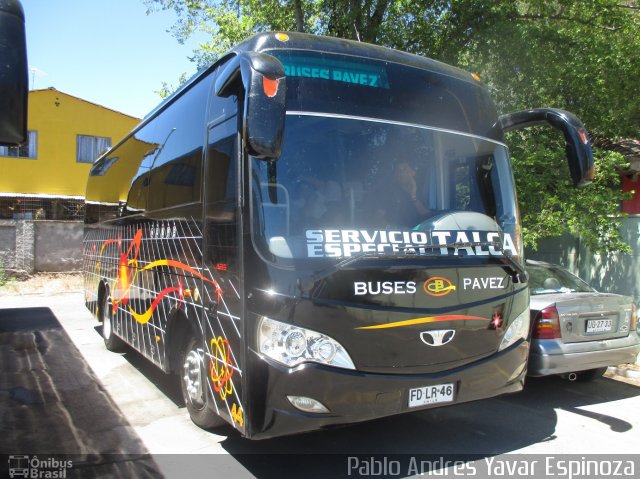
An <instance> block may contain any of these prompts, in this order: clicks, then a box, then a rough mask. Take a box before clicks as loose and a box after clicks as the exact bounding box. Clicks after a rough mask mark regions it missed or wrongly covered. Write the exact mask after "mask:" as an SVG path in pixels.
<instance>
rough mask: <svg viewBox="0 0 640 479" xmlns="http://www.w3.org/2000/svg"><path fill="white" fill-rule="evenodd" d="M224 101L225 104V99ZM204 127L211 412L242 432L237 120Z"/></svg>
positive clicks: (206, 318)
mask: <svg viewBox="0 0 640 479" xmlns="http://www.w3.org/2000/svg"><path fill="white" fill-rule="evenodd" d="M225 101H228V100H225ZM225 116H226V118H221V119H220V118H219V119H218V121H217V120H214V121H213V122H211V123H210V125H209V129H208V134H207V136H208V141H207V152H206V161H205V174H204V186H205V194H204V202H205V203H204V204H205V208H204V251H203V260H204V268H203V269H204V271H207V272H208V275H206V278H207V279H206V280H203V298H202V299H203V303H204V307H205V311H206V314H205V315H204V322H205V324H204V325H203V331H204V332H205V334H204V338H205V341H206V345H205V351H207V352H208V359H209V364H208V365H206V364H205V366H207V367H208V370H209V383H210V384H209V386H210V392H211V396H212V397H213V400H214V403H215V406H216V408H217V410H216V412H217V413H218V414H219V415H220V416H221V417H223V418H225V419H226V420H227V421H228V422H229V423H231V424H232V425H233V426H234V427H235V428H236V429H238V430H240V431H241V432H243V433H244V431H245V413H244V407H243V402H242V376H243V375H242V373H243V354H244V353H243V347H244V343H243V337H242V331H243V329H242V323H241V305H242V300H241V297H242V296H241V290H242V284H243V278H242V274H241V271H242V269H241V264H240V244H241V238H242V235H241V223H242V222H241V215H240V209H239V202H238V197H239V194H238V191H239V186H238V183H239V174H238V171H239V161H238V124H237V115H235V114H233V115H231V116H228V115H223V117H225Z"/></svg>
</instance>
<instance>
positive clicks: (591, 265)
mask: <svg viewBox="0 0 640 479" xmlns="http://www.w3.org/2000/svg"><path fill="white" fill-rule="evenodd" d="M621 234H622V237H623V238H624V240H625V241H626V242H627V244H628V245H629V246H631V249H632V251H631V253H614V254H609V255H601V254H596V253H593V252H591V251H590V250H589V249H588V248H586V247H584V246H583V245H582V244H581V242H580V239H579V238H576V237H572V236H563V237H561V238H553V239H547V240H545V241H542V242H541V243H540V244H539V245H538V250H537V251H528V252H527V258H529V259H537V260H541V261H548V262H550V263H556V264H561V265H562V266H564V267H565V268H567V269H568V270H569V271H571V272H572V273H574V274H577V275H578V276H580V277H581V278H582V279H584V280H585V281H586V282H587V283H589V284H590V285H591V286H593V287H594V288H596V289H597V290H599V291H606V292H610V293H619V294H626V295H628V296H632V297H633V299H634V301H635V303H636V304H638V303H640V216H638V215H633V216H629V217H627V218H625V220H624V223H623V226H622V229H621Z"/></svg>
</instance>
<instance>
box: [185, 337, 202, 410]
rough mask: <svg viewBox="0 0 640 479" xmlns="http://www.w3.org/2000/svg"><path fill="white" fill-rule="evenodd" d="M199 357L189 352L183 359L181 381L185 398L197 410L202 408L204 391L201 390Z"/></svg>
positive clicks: (194, 352)
mask: <svg viewBox="0 0 640 479" xmlns="http://www.w3.org/2000/svg"><path fill="white" fill-rule="evenodd" d="M200 363H201V360H200V355H199V354H198V352H197V351H194V350H191V351H189V353H188V354H187V355H186V356H185V358H184V365H183V375H182V380H183V382H184V386H185V392H186V397H187V399H188V400H189V402H191V404H193V405H194V406H195V407H197V408H202V407H204V391H203V389H202V367H201V365H200Z"/></svg>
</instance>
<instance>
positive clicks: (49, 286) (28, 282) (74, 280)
mask: <svg viewBox="0 0 640 479" xmlns="http://www.w3.org/2000/svg"><path fill="white" fill-rule="evenodd" d="M81 290H82V274H81V273H38V274H34V275H32V276H29V277H28V278H26V279H16V278H9V279H8V280H7V281H6V282H3V283H0V296H16V295H24V294H60V293H70V292H73V293H76V292H78V291H81Z"/></svg>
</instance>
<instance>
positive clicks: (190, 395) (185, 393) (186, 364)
mask: <svg viewBox="0 0 640 479" xmlns="http://www.w3.org/2000/svg"><path fill="white" fill-rule="evenodd" d="M181 374H182V377H181V380H180V384H181V386H182V398H183V399H184V402H185V405H186V406H187V411H189V416H191V420H192V421H193V422H194V424H196V425H197V426H199V427H201V428H203V429H211V428H214V427H218V426H222V425H224V424H226V421H225V420H224V419H222V418H221V417H220V416H218V415H217V414H216V413H215V412H214V411H213V409H212V407H211V406H212V401H213V399H212V398H211V394H210V392H209V388H208V385H207V376H206V368H205V367H204V359H203V354H202V352H201V351H198V347H197V342H196V340H195V338H193V337H190V338H189V340H188V341H187V342H186V344H185V347H184V349H183V352H182V371H181Z"/></svg>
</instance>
